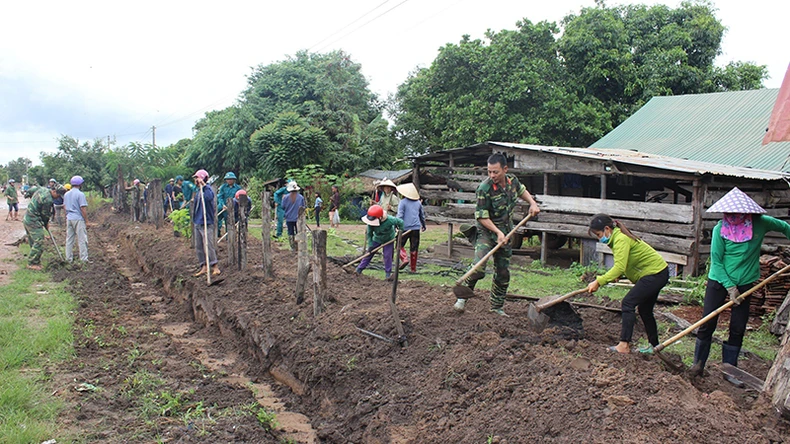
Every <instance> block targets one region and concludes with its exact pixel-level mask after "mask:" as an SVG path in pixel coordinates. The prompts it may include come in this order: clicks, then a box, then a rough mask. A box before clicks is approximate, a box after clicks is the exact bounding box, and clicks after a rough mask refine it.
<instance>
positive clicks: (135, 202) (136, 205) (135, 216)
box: [132, 185, 142, 222]
mask: <svg viewBox="0 0 790 444" xmlns="http://www.w3.org/2000/svg"><path fill="white" fill-rule="evenodd" d="M141 214H142V208H141V207H140V188H139V187H138V186H137V185H135V186H134V189H133V190H132V222H140V215H141Z"/></svg>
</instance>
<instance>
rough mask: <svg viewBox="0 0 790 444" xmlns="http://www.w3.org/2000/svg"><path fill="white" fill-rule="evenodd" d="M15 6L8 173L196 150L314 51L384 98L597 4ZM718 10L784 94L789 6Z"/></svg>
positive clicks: (363, 1) (5, 82)
mask: <svg viewBox="0 0 790 444" xmlns="http://www.w3.org/2000/svg"><path fill="white" fill-rule="evenodd" d="M7 3H8V4H5V5H4V6H3V15H2V18H0V163H6V162H8V161H9V160H11V159H15V158H17V157H20V156H25V157H29V158H31V159H33V161H34V162H37V161H38V154H39V152H41V151H53V150H54V149H55V146H56V143H55V139H56V138H57V137H58V136H59V135H60V134H68V135H71V136H74V137H77V138H79V139H82V140H84V139H93V138H97V137H101V138H105V139H106V137H107V136H108V135H109V136H111V137H112V138H113V140H114V141H115V142H116V143H118V144H126V143H128V142H130V141H135V140H137V141H143V142H149V141H150V140H151V131H150V128H151V126H153V125H156V126H157V130H156V138H157V145H164V144H169V143H174V142H176V141H178V140H179V139H181V138H184V137H190V136H191V134H192V131H191V128H192V126H193V124H194V122H195V120H197V119H198V118H200V117H201V116H202V115H203V114H204V113H205V112H206V111H209V110H212V109H221V108H224V107H226V106H228V105H230V104H232V103H233V101H234V100H235V98H236V97H237V95H238V93H239V92H240V91H241V90H242V89H243V88H244V86H245V76H246V75H247V74H248V73H249V72H250V67H252V66H256V65H258V64H261V63H263V64H268V63H271V62H274V61H277V60H281V59H283V58H284V57H285V56H286V55H288V54H293V53H295V52H296V51H298V50H300V49H305V48H311V50H312V51H329V50H333V49H343V50H345V51H346V52H348V53H350V54H351V56H352V58H353V59H354V60H355V61H357V62H359V63H361V64H362V68H363V72H364V74H365V75H366V76H367V77H368V79H369V81H370V84H371V88H372V89H373V91H374V92H376V93H378V94H379V95H380V96H381V97H386V96H387V94H389V93H391V92H394V91H395V89H396V88H397V85H398V84H400V83H401V82H403V80H405V79H406V76H407V75H408V73H409V72H410V71H412V70H414V69H415V67H417V66H427V65H428V64H430V63H431V61H432V60H433V58H434V57H435V56H436V52H437V50H438V48H439V47H440V46H442V45H443V44H445V43H448V42H457V41H458V40H459V39H460V38H461V36H462V35H463V34H470V35H471V36H472V37H473V38H477V37H482V35H483V33H484V32H485V31H486V29H489V28H490V29H494V30H500V29H513V28H514V27H515V22H516V21H518V20H520V19H522V18H525V17H526V18H528V19H530V20H532V21H533V22H536V21H540V20H551V21H559V20H561V19H562V17H563V16H565V15H566V14H568V13H571V12H576V11H578V10H579V9H580V8H581V7H583V6H592V5H593V1H592V0H554V1H551V2H537V1H523V0H522V1H512V0H488V1H486V2H475V1H472V0H407V1H405V2H404V1H403V0H347V1H344V0H335V1H331V2H328V1H325V0H324V1H314V0H305V1H301V2H276V3H275V2H249V1H236V0H230V1H225V2H222V3H206V4H203V3H202V2H186V1H167V0H158V1H153V0H140V1H137V2H123V3H122V2H107V1H79V0H77V1H69V2H63V1H50V0H46V1H41V2H7ZM610 3H612V2H610ZM623 3H631V2H623ZM634 3H647V4H653V3H657V2H655V1H646V2H634ZM664 3H667V4H669V5H670V6H677V4H678V2H674V3H673V2H664ZM220 4H221V5H222V6H221V7H219V6H218V5H220ZM379 5H380V7H379V8H378V9H376V10H375V11H373V12H372V13H371V14H369V15H368V16H366V17H364V18H363V19H361V20H359V21H358V22H356V23H354V24H353V25H352V26H350V27H347V28H346V25H347V24H349V23H350V22H352V21H353V20H354V19H356V18H358V17H360V16H361V15H362V14H364V13H365V12H368V11H371V10H372V9H374V8H375V7H376V6H379ZM715 5H716V6H717V7H718V9H719V12H718V17H719V19H720V20H721V21H722V22H723V23H724V25H725V26H727V27H728V31H727V33H726V35H725V37H724V42H723V54H722V55H721V56H720V57H719V58H718V59H717V64H719V65H724V64H726V63H727V62H729V61H733V60H743V61H751V62H755V63H758V64H765V65H767V66H768V69H769V74H770V75H771V79H769V80H768V81H767V82H766V86H768V87H778V86H779V85H780V84H781V81H782V77H783V75H784V72H785V70H786V68H787V65H788V62H790V55H789V54H788V52H787V51H786V50H785V49H784V48H780V47H779V46H780V44H779V43H778V42H784V41H786V35H785V33H783V32H782V30H783V29H785V24H784V23H783V19H784V18H786V17H788V16H789V14H788V12H790V2H780V1H769V0H753V1H749V2H744V1H742V0H719V1H716V2H715ZM379 14H383V15H381V17H379V18H376V19H375V20H373V21H372V22H370V24H367V25H364V24H365V23H366V22H368V21H369V20H371V19H374V18H375V17H376V16H377V15H379ZM362 25H364V26H362ZM357 28H359V29H357ZM341 29H343V31H342V32H339V33H337V34H336V35H332V34H333V33H336V32H337V31H338V30H341Z"/></svg>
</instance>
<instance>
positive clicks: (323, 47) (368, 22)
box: [316, 0, 409, 52]
mask: <svg viewBox="0 0 790 444" xmlns="http://www.w3.org/2000/svg"><path fill="white" fill-rule="evenodd" d="M407 1H409V0H403V1H402V2H400V3H398V4H397V5H395V6H393V7H391V8H389V9H387V10H386V11H384V12H382V13H381V14H379V15H377V16H375V17H373V18H372V19H370V20H368V21H366V22H365V23H363V24H362V25H360V26H358V27H356V28H354V29H352V30H351V31H349V32H347V33H345V34H343V35H342V36H340V37H339V38H336V39H334V40H332V41H331V42H329V43H327V44H326V45H324V46H322V47H320V48H318V49H317V50H316V52H321V51H323V50H324V49H326V48H327V47H329V45H332V44H334V43H336V42H339V41H341V40H343V39H344V38H346V37H348V36H350V35H351V34H353V33H355V32H357V31H359V30H360V29H362V28H364V27H365V26H367V25H369V24H370V23H372V22H374V21H376V20H377V19H379V18H380V17H382V16H384V15H386V14H387V13H389V12H390V11H392V10H393V9H395V8H397V7H398V6H400V5H402V4H404V3H406V2H407Z"/></svg>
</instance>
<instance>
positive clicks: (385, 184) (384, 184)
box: [376, 177, 397, 188]
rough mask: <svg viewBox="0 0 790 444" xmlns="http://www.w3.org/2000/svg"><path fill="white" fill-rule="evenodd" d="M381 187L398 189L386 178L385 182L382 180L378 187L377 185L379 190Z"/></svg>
mask: <svg viewBox="0 0 790 444" xmlns="http://www.w3.org/2000/svg"><path fill="white" fill-rule="evenodd" d="M379 187H392V188H397V186H396V185H395V184H394V183H392V181H391V180H389V179H387V178H386V177H385V178H384V180H382V181H381V182H379V184H378V185H376V188H379Z"/></svg>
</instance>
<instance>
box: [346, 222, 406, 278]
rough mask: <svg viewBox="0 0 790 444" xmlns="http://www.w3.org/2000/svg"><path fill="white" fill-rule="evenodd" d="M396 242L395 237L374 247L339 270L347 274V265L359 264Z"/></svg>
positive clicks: (404, 233) (396, 238)
mask: <svg viewBox="0 0 790 444" xmlns="http://www.w3.org/2000/svg"><path fill="white" fill-rule="evenodd" d="M411 231H412V230H406V231H404V232H403V234H402V235H401V236H405V235H407V234H409V233H411ZM396 240H398V237H397V236H395V239H392V240H391V241H389V242H386V243H383V244H381V245H379V246H378V247H376V248H374V249H372V250H371V251H368V252H367V253H365V254H363V255H362V256H360V257H358V258H356V259H354V260H353V261H351V262H349V263H347V264H346V265H343V266H342V267H340V268H342V269H343V271H346V272H348V268H347V267H348V266H349V265H354V264H356V263H358V262H360V261H361V260H362V259H365V258H366V257H368V256H372V255H374V254H376V253H377V252H378V251H379V250H381V249H382V248H384V247H386V246H387V245H389V244H392V243H395V241H396Z"/></svg>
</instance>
